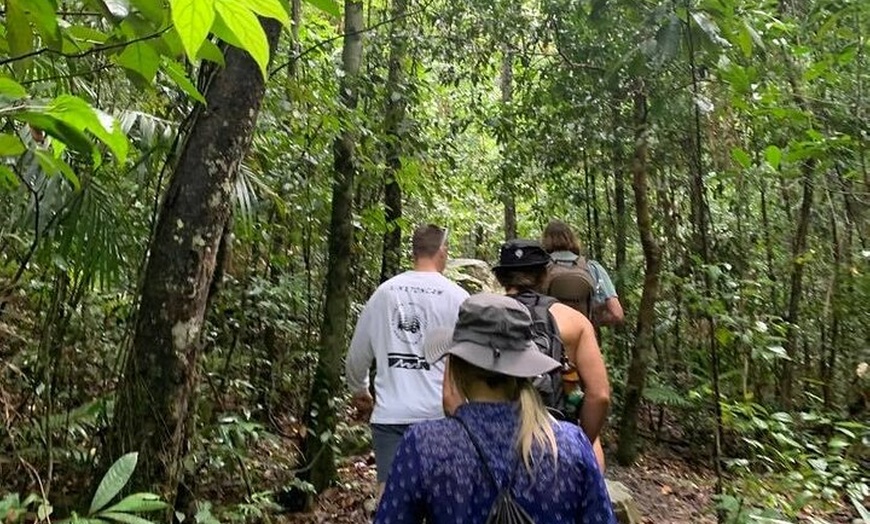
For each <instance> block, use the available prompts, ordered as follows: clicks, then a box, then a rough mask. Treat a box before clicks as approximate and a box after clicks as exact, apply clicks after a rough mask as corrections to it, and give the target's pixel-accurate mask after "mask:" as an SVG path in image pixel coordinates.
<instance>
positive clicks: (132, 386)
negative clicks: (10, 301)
mask: <svg viewBox="0 0 870 524" xmlns="http://www.w3.org/2000/svg"><path fill="white" fill-rule="evenodd" d="M263 27H264V29H265V30H266V34H267V37H268V40H269V44H270V46H271V48H272V49H274V48H275V46H276V44H277V41H278V36H279V34H280V30H281V27H280V25H279V24H278V23H277V22H274V21H271V20H268V21H264V22H263ZM225 59H226V67H225V68H223V69H220V70H218V71H216V72H215V73H214V75H213V77H212V78H211V82H210V84H209V86H208V88H207V90H206V93H205V97H206V100H207V101H208V104H207V106H206V107H204V108H199V114H198V115H197V117H196V118H195V121H194V123H193V125H192V127H191V130H190V134H189V135H188V137H187V140H186V141H185V142H184V143H183V145H182V146H181V151H180V154H179V155H178V162H177V164H176V166H175V168H174V170H173V174H172V178H171V180H170V183H169V188H168V189H167V192H166V195H165V197H164V200H163V205H162V206H161V209H160V215H159V218H158V222H157V227H156V229H155V234H154V237H153V239H152V242H151V246H150V256H149V258H148V262H147V265H146V267H145V277H144V279H143V284H142V290H141V300H140V304H139V310H138V316H137V320H136V328H135V333H134V336H133V341H132V346H131V348H130V353H129V355H128V356H127V361H126V364H125V371H124V375H123V377H122V378H121V381H120V384H119V385H118V394H117V401H116V406H115V417H114V420H113V423H112V427H111V430H110V435H109V447H108V449H107V450H106V453H107V455H108V456H106V457H105V458H106V459H107V462H111V461H112V460H114V459H116V458H117V457H118V456H120V455H121V454H122V453H126V452H129V451H138V452H139V464H138V467H137V468H136V475H134V476H133V478H132V481H131V488H132V489H135V490H154V491H156V492H158V493H160V494H161V495H162V496H163V497H165V499H166V500H168V501H169V502H170V504H171V503H172V502H173V500H174V498H175V493H176V489H177V486H178V480H179V477H180V474H181V463H182V458H183V457H184V454H185V451H186V449H185V447H186V442H185V440H186V439H185V435H186V425H187V424H188V423H189V411H190V407H191V406H192V404H193V394H194V391H195V389H196V385H197V370H196V368H197V358H198V356H199V351H200V332H201V329H202V325H203V318H204V315H205V311H206V305H207V300H208V294H209V289H210V286H211V283H212V279H213V275H214V271H215V266H216V258H217V254H218V251H219V243H220V242H221V236H222V233H223V231H224V227H225V225H226V223H227V220H228V218H229V216H230V212H231V209H230V192H231V191H232V188H233V184H234V181H235V177H236V173H237V171H238V167H239V164H240V163H241V162H242V159H243V158H244V156H245V154H246V152H247V151H248V147H249V146H250V143H251V139H252V135H253V132H254V126H255V124H256V121H257V115H258V113H259V110H260V104H261V102H262V99H263V95H264V93H265V83H264V80H263V77H262V75H261V74H260V70H259V68H258V67H257V65H256V63H255V62H254V60H253V59H252V58H251V57H250V56H249V55H248V54H247V52H244V51H241V50H239V49H237V48H234V47H227V49H226V52H225Z"/></svg>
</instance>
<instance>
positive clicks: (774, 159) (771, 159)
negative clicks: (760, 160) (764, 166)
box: [764, 145, 782, 171]
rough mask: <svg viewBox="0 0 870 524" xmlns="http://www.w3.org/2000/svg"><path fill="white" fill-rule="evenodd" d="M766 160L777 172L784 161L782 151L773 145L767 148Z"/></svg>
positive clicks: (765, 151) (765, 152)
mask: <svg viewBox="0 0 870 524" xmlns="http://www.w3.org/2000/svg"><path fill="white" fill-rule="evenodd" d="M764 159H765V160H767V163H768V164H770V167H772V168H773V169H774V171H776V170H777V169H779V165H780V162H781V161H782V150H781V149H780V148H778V147H776V146H773V145H771V146H767V147H766V148H765V149H764Z"/></svg>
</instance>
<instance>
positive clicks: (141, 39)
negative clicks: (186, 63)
mask: <svg viewBox="0 0 870 524" xmlns="http://www.w3.org/2000/svg"><path fill="white" fill-rule="evenodd" d="M171 28H172V26H171V25H169V26H166V27H164V28H163V29H161V30H160V31H157V32H156V33H152V34H150V35H146V36H141V37H139V38H134V39H132V40H127V41H126V42H118V43H117V44H109V45H102V46H96V47H92V48H91V49H88V50H87V51H82V52H80V53H64V52H63V51H56V50H54V49H51V48H48V47H42V48H39V49H36V50H34V51H31V52H29V53H24V54H23V55H18V56H11V57H9V58H4V59H2V60H0V66H4V65H6V64H9V63H12V62H18V61H19V60H26V59H28V58H33V57H35V56H39V55H43V54H46V53H48V54H52V55H58V56H63V57H66V58H84V57H86V56H88V55H93V54H97V53H101V52H103V51H111V50H113V49H120V48H124V47H127V46H128V45H131V44H135V43H138V42H144V41H146V40H152V39H154V38H157V37H159V36H162V35H163V33H165V32H167V31H169V30H170V29H171Z"/></svg>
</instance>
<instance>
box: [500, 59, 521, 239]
mask: <svg viewBox="0 0 870 524" xmlns="http://www.w3.org/2000/svg"><path fill="white" fill-rule="evenodd" d="M503 52H504V56H503V57H502V61H501V104H502V114H503V115H505V116H506V115H508V114H510V111H511V109H510V105H511V100H513V96H514V90H513V87H514V86H513V82H514V69H513V68H514V54H513V51H511V50H510V49H509V48H508V47H507V46H505V47H504V49H503ZM503 125H505V127H509V126H508V125H507V124H503ZM506 135H507V133H506V132H505V134H504V136H503V138H502V140H503V143H502V156H503V158H502V168H501V176H502V204H504V239H505V240H513V239H515V238H517V200H516V193H515V189H514V183H513V180H514V170H513V169H511V167H510V160H511V159H510V154H509V151H510V143H509V139H508V138H507V136H506Z"/></svg>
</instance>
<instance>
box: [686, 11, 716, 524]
mask: <svg viewBox="0 0 870 524" xmlns="http://www.w3.org/2000/svg"><path fill="white" fill-rule="evenodd" d="M686 8H687V11H688V10H689V2H688V1H687V2H686ZM690 24H691V18H690V13H688V12H687V14H686V25H687V26H689V27H688V28H689V29H691V26H690ZM686 35H687V36H686V39H687V43H688V48H689V66H690V68H691V74H692V94H693V95H694V97H695V99H696V100H697V99H699V98H700V96H701V93H700V82H699V78H698V68H697V64H696V62H695V47H694V42H693V39H692V31H691V30H688V31H687V32H686ZM693 106H694V115H693V116H694V130H693V132H692V133H690V137H691V143H692V145H693V146H694V147H692V149H691V155H692V162H691V165H692V167H693V172H692V174H693V179H692V210H693V214H694V215H695V217H694V218H695V222H694V224H695V239H696V241H695V244H696V249H698V250H699V251H698V252H699V253H700V255H701V260H702V262H703V264H704V265H705V266H709V265H710V264H711V262H712V259H711V256H710V238H709V226H710V208H709V205H708V204H707V190H706V186H705V184H704V161H703V158H704V156H703V151H702V147H701V141H702V136H701V109H700V108H699V107H698V104H693ZM702 274H703V277H702V278H703V282H704V290H705V292H706V295H707V297H709V298H710V299H713V297H714V291H715V286H714V283H713V282H712V278H711V276H710V272H709V271H707V268H706V267H704V268H702ZM704 318H705V319H706V323H707V333H708V343H709V346H708V347H709V349H710V372H711V379H712V382H713V415H714V417H715V418H714V421H715V424H716V431H715V433H714V434H713V449H712V455H713V471H714V472H715V473H716V486H715V488H714V492H715V493H716V494H717V495H721V494H722V489H723V485H722V436H723V424H722V396H721V393H720V389H719V387H720V385H719V341H718V339H717V338H716V317H715V316H714V315H713V313H712V311H711V310H710V307H709V306H708V307H706V308H705V310H704ZM717 520H718V521H719V522H724V520H725V515H724V512H722V511H718V512H717Z"/></svg>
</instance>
